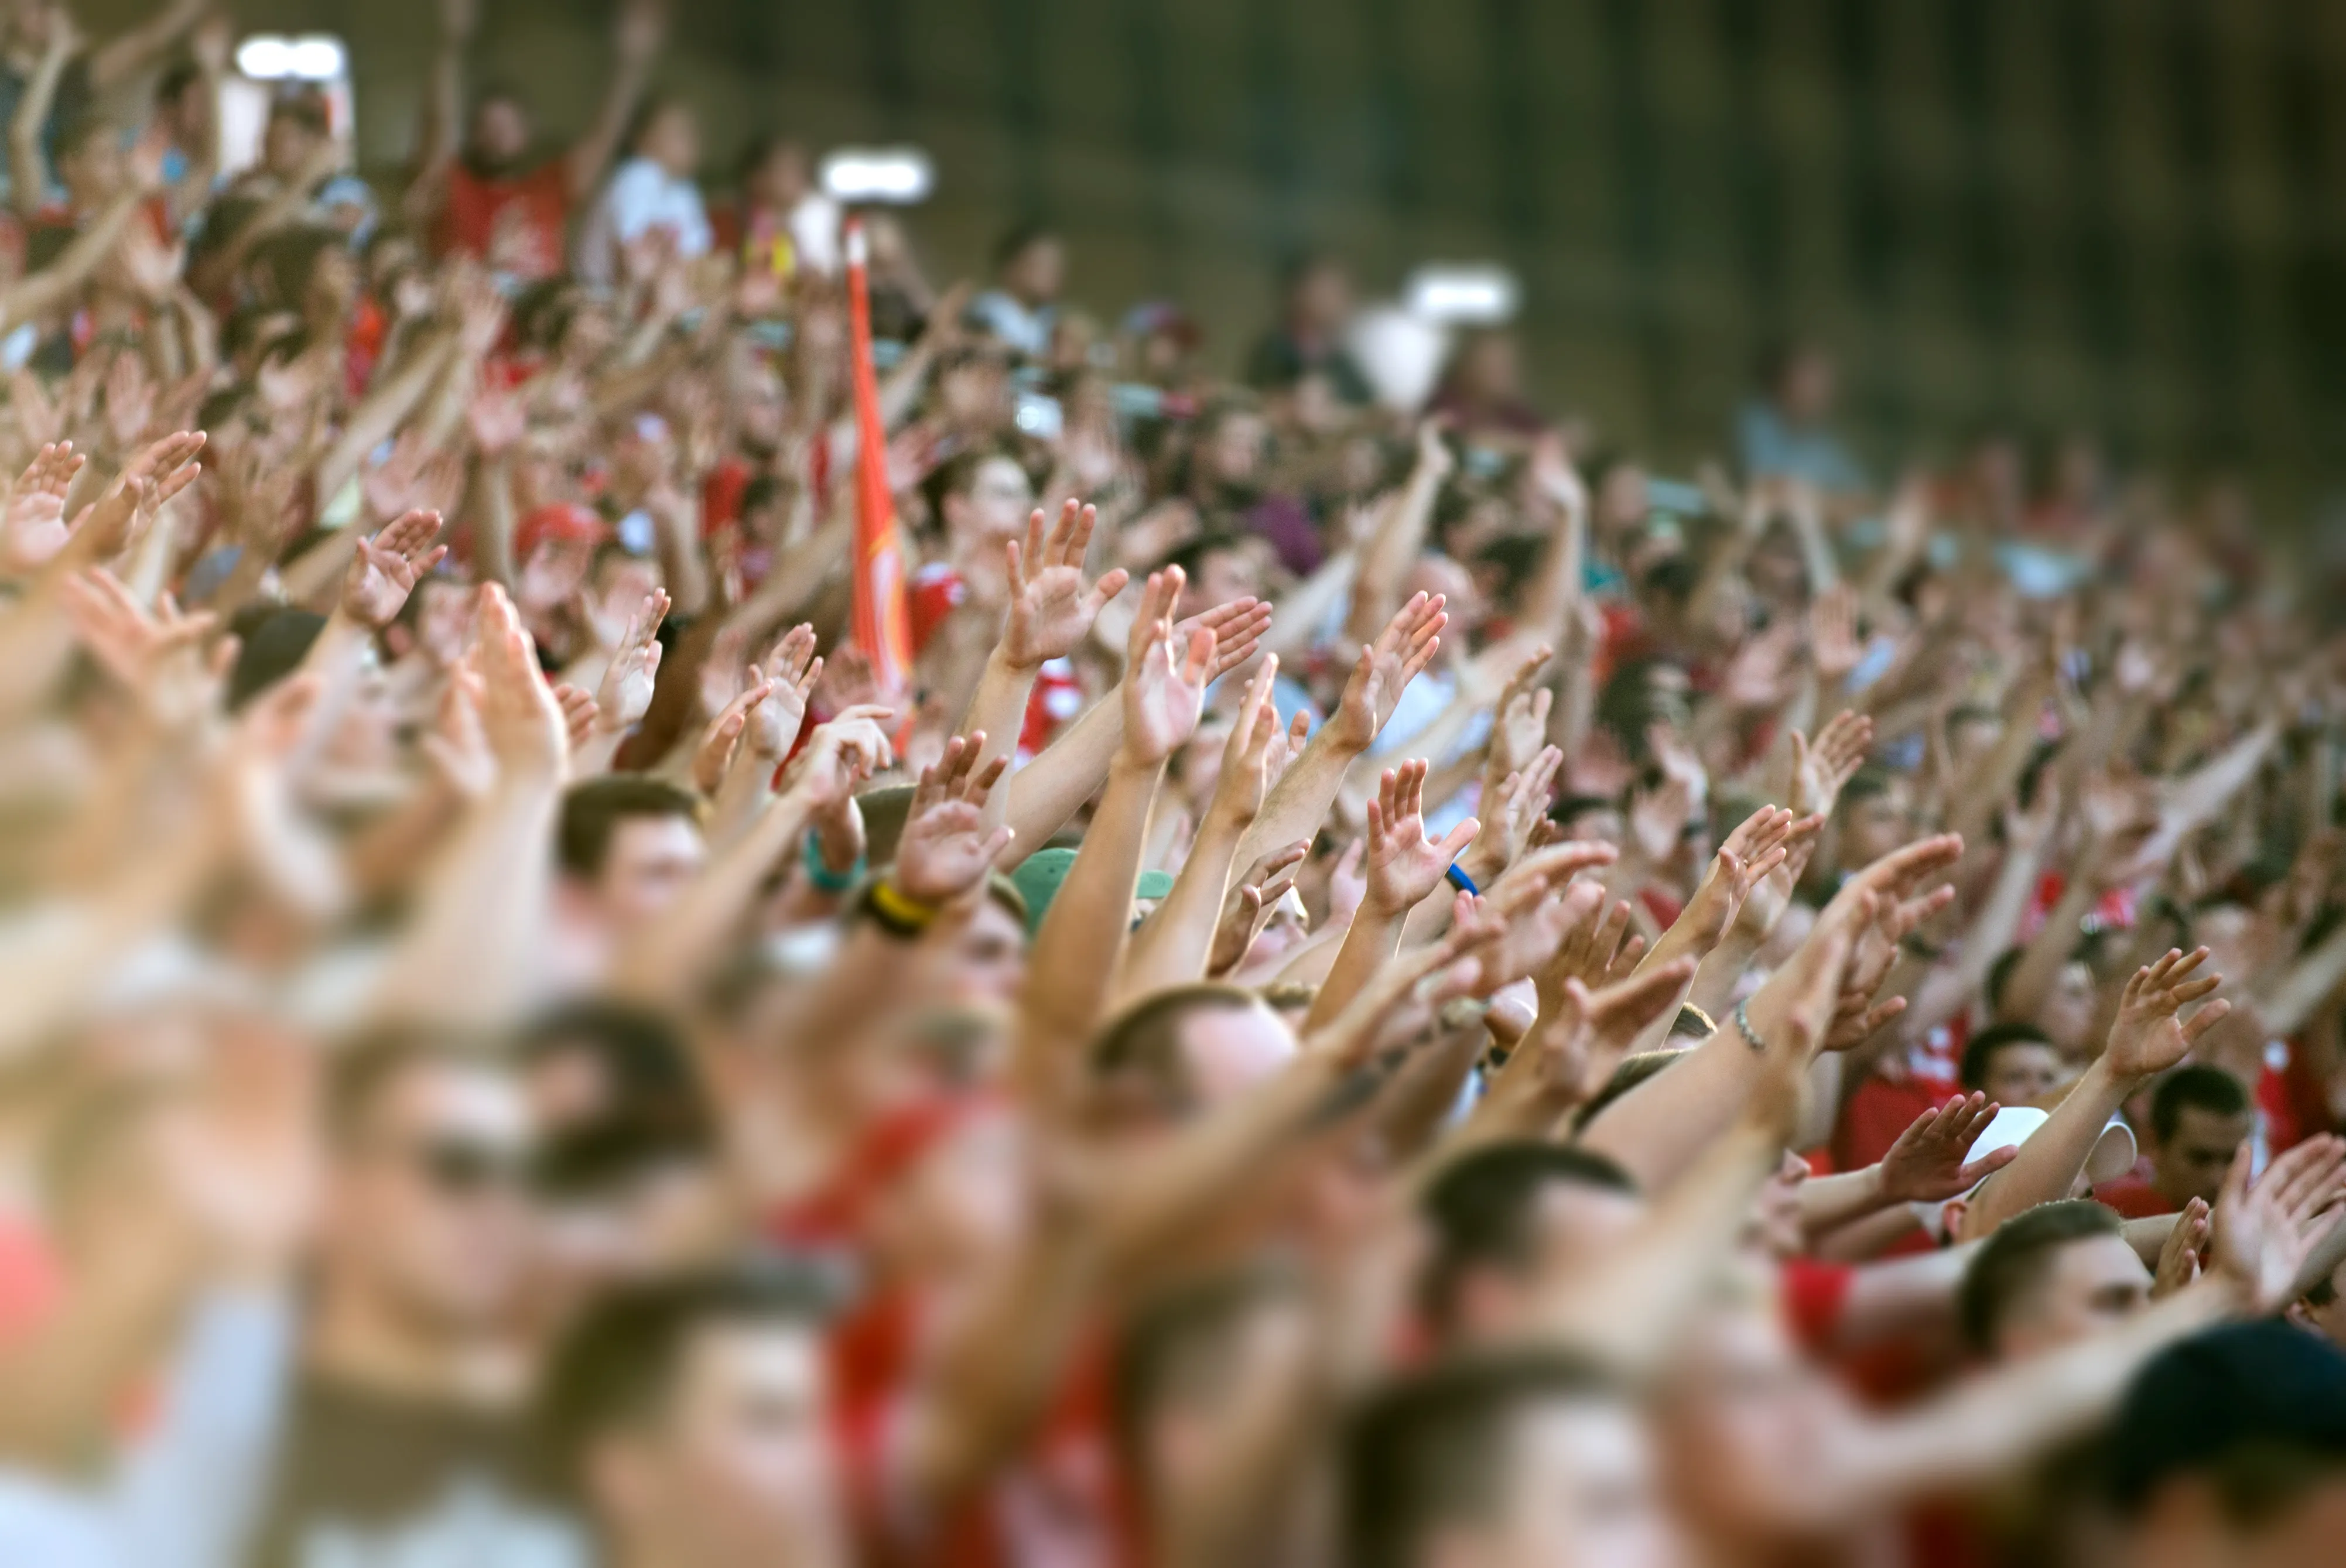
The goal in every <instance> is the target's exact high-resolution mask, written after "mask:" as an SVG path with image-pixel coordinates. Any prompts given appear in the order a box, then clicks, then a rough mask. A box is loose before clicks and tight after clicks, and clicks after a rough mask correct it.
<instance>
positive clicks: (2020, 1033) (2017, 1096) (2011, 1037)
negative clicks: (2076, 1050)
mask: <svg viewBox="0 0 2346 1568" xmlns="http://www.w3.org/2000/svg"><path fill="white" fill-rule="evenodd" d="M2065 1075H2066V1074H2064V1072H2063V1069H2062V1065H2061V1053H2060V1051H2059V1050H2058V1049H2057V1048H2055V1045H2054V1044H2053V1042H2052V1040H2051V1039H2050V1038H2049V1037H2048V1036H2047V1035H2046V1034H2045V1031H2043V1030H2042V1029H2039V1028H2037V1027H2036V1026H2035V1024H2033V1023H1995V1024H1991V1025H1989V1026H1988V1027H1987V1028H1985V1029H1983V1030H1981V1031H1980V1032H1979V1033H1976V1034H1974V1035H1973V1036H1972V1037H1971V1039H1970V1040H1969V1041H1967V1042H1965V1043H1964V1060H1963V1064H1962V1066H1961V1067H1960V1068H1959V1069H1958V1070H1957V1076H1958V1077H1959V1078H1960V1080H1961V1081H1962V1083H1963V1086H1964V1088H1966V1089H1977V1090H1979V1091H1980V1092H1982V1093H1983V1094H1984V1095H1987V1097H1988V1098H1989V1099H1991V1100H1994V1102H1995V1103H1996V1104H1997V1105H2035V1103H2036V1102H2037V1101H2038V1100H2040V1099H2042V1098H2043V1097H2044V1096H2045V1095H2049V1094H2051V1093H2052V1092H2053V1091H2054V1090H2055V1089H2056V1088H2058V1087H2060V1084H2061V1080H2062V1078H2063V1077H2064V1076H2065Z"/></svg>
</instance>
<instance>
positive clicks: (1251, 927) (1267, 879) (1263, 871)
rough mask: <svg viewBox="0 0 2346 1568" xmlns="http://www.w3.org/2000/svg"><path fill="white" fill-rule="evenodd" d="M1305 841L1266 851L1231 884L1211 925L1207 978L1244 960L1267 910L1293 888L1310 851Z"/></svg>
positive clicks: (1235, 966)
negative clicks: (1211, 944) (1216, 919)
mask: <svg viewBox="0 0 2346 1568" xmlns="http://www.w3.org/2000/svg"><path fill="white" fill-rule="evenodd" d="M1310 850H1311V840H1308V839H1299V840H1296V841H1295V842H1294V843H1292V844H1288V845H1284V846H1282V847H1280V848H1279V849H1276V850H1270V851H1269V852H1267V853H1265V854H1264V855H1262V856H1261V857H1260V858H1259V859H1258V860H1256V861H1255V863H1254V864H1253V865H1251V866H1249V867H1248V868H1247V869H1246V870H1245V871H1243V872H1242V873H1240V874H1239V877H1238V879H1237V880H1236V881H1233V882H1231V884H1230V891H1229V894H1228V895H1227V896H1225V897H1224V898H1223V900H1222V913H1221V918H1220V919H1219V921H1216V922H1215V925H1214V945H1213V947H1212V948H1211V950H1210V951H1209V952H1208V954H1207V958H1206V973H1207V976H1208V977H1209V978H1211V977H1213V976H1215V975H1220V974H1227V973H1229V972H1230V971H1231V970H1233V969H1236V968H1237V967H1238V966H1239V964H1240V963H1241V962H1244V961H1245V959H1246V955H1247V950H1248V949H1249V948H1250V947H1252V946H1253V945H1254V939H1255V936H1256V935H1257V933H1258V932H1260V931H1261V930H1262V922H1263V921H1264V920H1265V918H1266V917H1267V916H1268V914H1269V911H1270V910H1271V909H1272V908H1273V907H1274V906H1275V905H1277V903H1278V902H1279V901H1280V899H1282V898H1284V897H1286V896H1287V891H1288V890H1289V889H1290V888H1292V887H1293V886H1294V885H1295V873H1296V871H1297V869H1298V868H1299V867H1301V865H1302V864H1303V857H1304V855H1305V854H1306V853H1308V852H1309V851H1310Z"/></svg>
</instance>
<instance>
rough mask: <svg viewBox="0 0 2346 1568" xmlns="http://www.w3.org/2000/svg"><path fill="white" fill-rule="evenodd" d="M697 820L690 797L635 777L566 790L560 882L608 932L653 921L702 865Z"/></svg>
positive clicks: (697, 808) (704, 852)
mask: <svg viewBox="0 0 2346 1568" xmlns="http://www.w3.org/2000/svg"><path fill="white" fill-rule="evenodd" d="M700 819H701V805H700V798H699V796H698V795H695V794H693V793H692V792H691V791H689V790H687V789H678V788H677V787H676V786H675V785H673V784H669V783H667V782H665V781H664V780H661V779H652V778H648V777H646V776H645V775H643V774H639V773H615V774H610V775H607V776H606V777H604V778H601V779H589V780H587V781H586V783H584V784H578V785H574V786H573V787H572V788H571V789H570V791H569V792H568V793H567V794H566V795H564V796H563V798H562V819H561V821H560V824H559V825H558V828H557V830H556V854H557V858H558V860H559V861H560V864H561V868H562V872H563V877H564V880H565V881H566V884H567V885H568V886H569V888H570V889H572V890H573V891H575V892H576V894H577V895H578V896H579V897H580V899H581V901H583V902H584V903H585V904H586V907H587V908H588V909H589V910H591V911H593V912H594V913H595V914H596V915H597V916H599V917H600V918H601V919H602V920H603V921H606V922H607V923H608V924H610V925H612V926H614V927H619V928H626V927H630V926H634V925H637V924H639V923H641V922H642V921H648V920H653V919H656V918H658V915H659V914H660V913H661V911H665V910H666V909H667V908H668V905H669V904H670V903H672V902H674V901H675V900H676V897H677V895H678V893H680V892H682V891H684V889H685V886H686V884H687V883H688V882H690V881H692V879H693V877H694V876H695V875H696V874H697V873H698V872H699V870H700V865H701V862H702V860H705V859H707V858H708V846H707V845H706V844H705V843H704V842H703V840H702V838H701V832H700Z"/></svg>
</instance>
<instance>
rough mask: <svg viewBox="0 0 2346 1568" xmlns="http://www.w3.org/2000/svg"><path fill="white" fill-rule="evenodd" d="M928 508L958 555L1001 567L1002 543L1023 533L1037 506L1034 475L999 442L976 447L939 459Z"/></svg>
mask: <svg viewBox="0 0 2346 1568" xmlns="http://www.w3.org/2000/svg"><path fill="white" fill-rule="evenodd" d="M926 487H927V490H928V496H929V507H930V510H931V511H932V512H933V514H935V516H936V519H937V522H938V523H939V524H941V525H942V526H943V529H944V533H945V540H946V543H947V545H949V546H950V548H951V550H952V552H953V554H954V557H955V559H956V560H959V561H962V562H964V563H966V564H968V565H978V566H988V565H990V566H992V567H993V568H994V569H995V570H997V571H998V570H1001V569H1002V560H1003V555H1002V546H1003V545H1004V544H1005V542H1006V541H1008V540H1012V539H1017V538H1022V537H1024V536H1025V528H1026V514H1028V513H1029V512H1031V511H1033V510H1034V507H1035V484H1034V481H1033V480H1031V479H1029V478H1028V477H1027V475H1026V470H1025V468H1024V467H1022V466H1021V465H1020V464H1019V462H1018V460H1017V459H1016V458H1015V457H1013V456H1011V455H1010V453H1007V452H1005V451H1004V450H1003V449H1002V448H1000V447H993V446H984V447H973V448H971V449H970V450H969V451H967V452H963V453H955V454H954V456H953V457H951V458H949V459H947V460H946V461H945V462H944V463H943V464H941V465H940V466H939V467H938V469H937V471H936V473H933V474H932V475H931V476H930V478H929V480H928V482H927V486H926Z"/></svg>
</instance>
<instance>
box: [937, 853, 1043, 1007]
mask: <svg viewBox="0 0 2346 1568" xmlns="http://www.w3.org/2000/svg"><path fill="white" fill-rule="evenodd" d="M938 958H939V962H941V963H942V964H943V966H944V967H945V970H946V978H945V985H944V989H945V993H946V996H947V999H948V1000H950V1001H953V1002H956V1003H974V1004H978V1005H986V1004H992V1005H994V1006H1000V1007H1014V1006H1015V1005H1016V1004H1017V1002H1018V994H1019V991H1020V989H1021V988H1022V987H1023V986H1024V985H1025V981H1026V904H1025V900H1024V899H1022V898H1021V897H1020V896H1019V893H1018V889H1017V888H1016V886H1015V885H1014V884H1013V883H1012V882H1011V881H1010V879H1009V878H1007V877H994V878H991V879H989V880H988V881H987V883H986V888H985V897H984V898H982V899H980V900H978V901H977V902H976V903H975V904H974V905H972V906H971V909H970V913H969V918H968V919H967V920H965V921H962V922H961V924H960V926H959V927H958V928H957V929H956V930H955V931H954V933H953V935H952V936H950V937H949V938H947V939H946V940H945V943H944V951H943V952H942V953H940V954H939V955H938Z"/></svg>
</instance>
